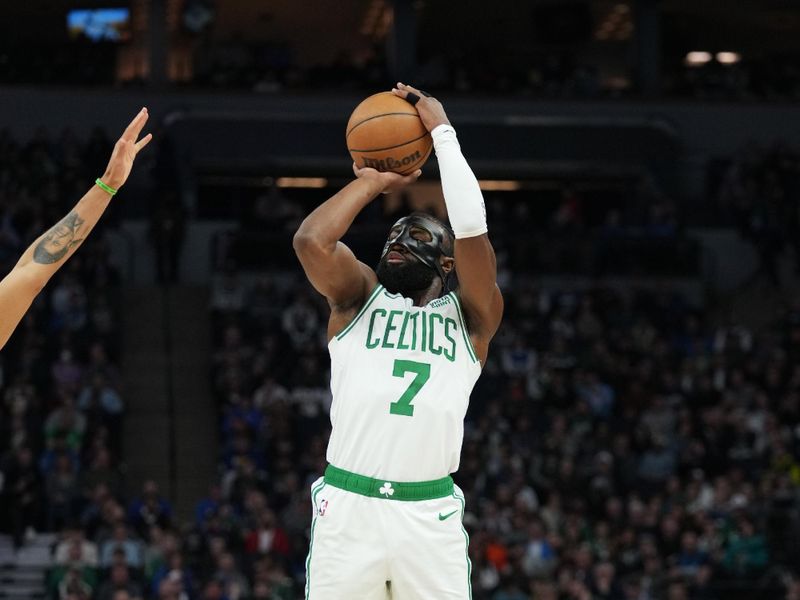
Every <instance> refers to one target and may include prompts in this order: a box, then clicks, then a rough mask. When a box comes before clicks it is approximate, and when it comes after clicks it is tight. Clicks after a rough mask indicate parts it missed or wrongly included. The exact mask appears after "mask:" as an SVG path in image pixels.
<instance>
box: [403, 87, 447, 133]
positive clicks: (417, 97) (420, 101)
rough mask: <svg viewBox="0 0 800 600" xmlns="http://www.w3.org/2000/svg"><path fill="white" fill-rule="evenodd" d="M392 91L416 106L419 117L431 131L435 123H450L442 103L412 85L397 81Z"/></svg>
mask: <svg viewBox="0 0 800 600" xmlns="http://www.w3.org/2000/svg"><path fill="white" fill-rule="evenodd" d="M392 93H393V94H394V95H395V96H400V97H401V98H403V99H404V100H408V101H409V102H410V103H411V104H412V105H413V106H414V107H416V109H417V112H418V113H419V118H420V119H421V120H422V124H423V125H425V128H426V129H427V130H428V131H433V130H434V129H435V128H436V126H437V125H442V124H445V125H450V120H449V119H448V118H447V114H446V113H445V112H444V107H443V106H442V103H441V102H439V101H438V100H437V99H436V98H433V97H432V96H429V95H427V94H425V93H424V92H421V91H420V90H418V89H417V88H415V87H413V86H410V85H406V84H405V83H400V82H398V83H397V86H395V87H394V88H392Z"/></svg>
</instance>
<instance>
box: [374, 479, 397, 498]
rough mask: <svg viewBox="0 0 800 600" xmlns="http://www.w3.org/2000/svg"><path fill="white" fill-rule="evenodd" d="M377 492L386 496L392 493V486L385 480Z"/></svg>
mask: <svg viewBox="0 0 800 600" xmlns="http://www.w3.org/2000/svg"><path fill="white" fill-rule="evenodd" d="M378 493H380V494H383V495H384V496H386V497H387V498H388V497H389V496H391V495H393V494H394V489H393V488H392V484H391V483H390V482H388V481H387V482H385V483H384V484H383V486H381V489H379V490H378Z"/></svg>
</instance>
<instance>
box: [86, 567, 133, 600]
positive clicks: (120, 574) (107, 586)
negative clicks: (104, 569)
mask: <svg viewBox="0 0 800 600" xmlns="http://www.w3.org/2000/svg"><path fill="white" fill-rule="evenodd" d="M120 591H124V592H127V594H128V596H133V597H137V596H141V595H142V589H141V587H140V586H139V585H138V584H137V583H136V582H135V581H133V580H132V579H131V574H130V570H129V569H128V566H127V565H124V564H123V565H114V566H113V567H111V571H110V574H109V577H108V579H107V580H106V581H105V582H104V583H102V584H101V585H100V587H99V588H98V590H97V600H115V598H116V594H117V593H118V592H120Z"/></svg>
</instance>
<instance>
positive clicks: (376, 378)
mask: <svg viewBox="0 0 800 600" xmlns="http://www.w3.org/2000/svg"><path fill="white" fill-rule="evenodd" d="M328 349H329V351H330V355H331V391H332V393H333V403H332V404H331V424H332V425H333V432H332V433H331V438H330V442H329V443H328V455H327V458H328V462H329V463H330V464H332V465H334V466H335V467H338V468H340V469H344V470H346V471H351V472H353V473H358V474H359V475H364V476H367V477H374V478H384V479H389V480H393V481H412V482H416V481H430V480H433V479H439V478H442V477H445V476H447V475H448V474H450V473H452V472H454V471H456V470H457V469H458V463H459V458H460V455H461V444H462V442H463V438H464V415H465V414H466V412H467V405H468V404H469V395H470V393H471V392H472V388H473V386H474V385H475V382H476V381H477V380H478V377H479V376H480V373H481V365H480V362H479V361H478V358H477V357H476V355H475V350H474V348H473V347H472V342H471V341H470V338H469V333H468V332H467V328H466V326H465V324H464V316H463V313H462V311H461V306H460V303H459V301H458V298H457V297H456V295H455V294H454V293H452V292H451V293H450V294H448V295H446V296H443V297H441V298H437V299H435V300H432V301H431V302H429V303H428V304H426V305H425V306H414V303H413V301H412V300H411V299H410V298H404V297H403V296H401V295H399V294H390V293H389V292H388V291H386V289H385V288H384V287H383V286H382V285H380V284H379V285H377V286H376V288H375V289H374V290H373V292H372V294H371V295H370V296H369V298H368V300H367V301H366V303H365V304H364V307H363V308H362V309H361V311H360V312H359V313H358V314H357V315H356V317H355V318H354V319H353V320H352V321H351V322H350V324H349V325H348V326H347V327H346V328H345V329H344V330H342V332H341V333H339V334H338V335H337V336H335V337H334V338H333V339H331V341H330V344H329V345H328Z"/></svg>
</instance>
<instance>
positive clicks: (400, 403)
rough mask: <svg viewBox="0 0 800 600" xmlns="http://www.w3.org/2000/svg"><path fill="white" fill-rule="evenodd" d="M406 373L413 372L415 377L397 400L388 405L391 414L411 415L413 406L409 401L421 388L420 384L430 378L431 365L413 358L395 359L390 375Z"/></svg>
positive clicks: (403, 376)
mask: <svg viewBox="0 0 800 600" xmlns="http://www.w3.org/2000/svg"><path fill="white" fill-rule="evenodd" d="M406 373H415V377H414V379H413V380H412V381H411V385H409V386H408V389H407V390H406V391H405V392H403V395H402V396H400V398H399V399H398V400H397V402H392V403H391V404H390V405H389V412H390V413H391V414H393V415H402V416H404V417H413V416H414V407H413V406H411V401H412V400H413V399H414V397H415V396H416V395H417V394H418V393H419V391H420V390H421V389H422V386H423V385H425V382H427V381H428V379H430V377H431V366H430V364H428V363H421V362H415V361H413V360H399V359H398V360H395V361H394V370H393V371H392V375H393V376H394V377H400V378H405V375H406Z"/></svg>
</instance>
